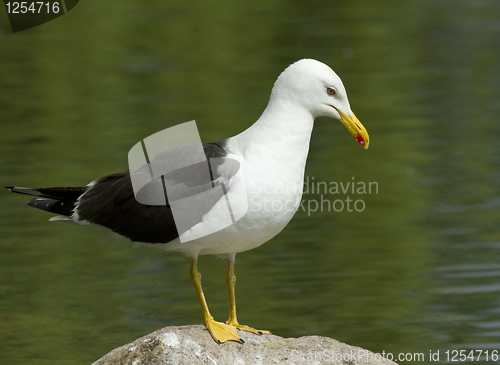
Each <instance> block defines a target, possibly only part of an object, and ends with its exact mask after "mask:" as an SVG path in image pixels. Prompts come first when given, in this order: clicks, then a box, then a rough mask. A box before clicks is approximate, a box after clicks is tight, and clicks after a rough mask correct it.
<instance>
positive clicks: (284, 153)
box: [231, 95, 314, 176]
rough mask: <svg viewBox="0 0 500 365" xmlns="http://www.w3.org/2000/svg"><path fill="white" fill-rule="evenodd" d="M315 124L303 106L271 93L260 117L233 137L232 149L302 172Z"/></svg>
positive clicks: (246, 157)
mask: <svg viewBox="0 0 500 365" xmlns="http://www.w3.org/2000/svg"><path fill="white" fill-rule="evenodd" d="M313 124H314V117H313V116H312V115H311V113H310V112H309V111H308V110H306V109H305V108H304V107H303V106H301V105H297V104H296V103H293V102H291V101H289V100H286V99H285V100H284V99H280V98H276V97H274V98H273V95H272V96H271V99H270V101H269V104H268V105H267V107H266V109H265V110H264V112H263V113H262V115H261V116H260V118H259V119H258V120H257V121H256V122H255V123H254V124H253V125H252V126H251V127H250V128H248V129H247V130H245V131H243V132H242V133H240V134H238V135H237V136H235V137H234V139H233V142H234V144H233V145H232V146H231V147H233V148H231V149H232V150H233V151H234V152H235V153H237V154H239V155H241V156H242V157H244V158H245V159H246V160H248V161H252V160H253V159H254V157H255V158H259V157H260V158H261V159H265V160H267V161H272V163H275V164H278V165H279V167H280V168H283V167H284V166H286V167H288V168H290V169H294V170H295V171H297V172H299V171H300V173H301V174H302V176H303V173H304V169H305V164H306V159H307V154H308V152H309V142H310V140H311V133H312V129H313ZM277 167H278V166H277Z"/></svg>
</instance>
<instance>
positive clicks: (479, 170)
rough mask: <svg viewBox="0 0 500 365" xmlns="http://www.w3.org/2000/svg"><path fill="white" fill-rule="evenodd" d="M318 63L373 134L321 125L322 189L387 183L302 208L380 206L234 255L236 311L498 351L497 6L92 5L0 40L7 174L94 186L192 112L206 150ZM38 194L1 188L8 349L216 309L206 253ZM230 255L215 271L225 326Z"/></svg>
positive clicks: (76, 349) (350, 332) (42, 351)
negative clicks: (177, 248) (149, 241)
mask: <svg viewBox="0 0 500 365" xmlns="http://www.w3.org/2000/svg"><path fill="white" fill-rule="evenodd" d="M306 57H307V58H315V59H318V60H321V61H322V62H324V63H326V64H328V65H330V66H331V67H332V68H333V69H334V70H335V71H336V72H337V73H338V74H339V75H340V76H341V78H342V79H343V81H344V84H345V86H346V88H347V91H348V94H349V98H350V102H351V107H352V109H353V111H354V112H355V113H356V115H357V116H358V118H359V119H360V120H361V122H362V123H363V124H364V125H365V127H366V128H367V130H368V131H369V133H370V137H371V145H370V148H369V149H368V150H367V151H365V150H363V148H361V147H360V146H359V145H358V144H357V143H356V142H355V141H354V140H353V139H352V136H350V134H349V133H348V132H347V131H346V130H345V128H344V127H343V126H342V125H341V124H340V123H339V122H337V121H334V120H331V119H328V118H319V119H317V121H316V124H315V130H314V133H313V136H312V141H311V149H310V154H309V159H308V165H307V170H306V174H307V176H308V177H309V179H310V180H309V181H312V179H313V178H314V181H315V182H326V183H328V184H330V183H332V182H336V183H338V184H340V183H343V184H344V186H345V185H346V184H347V183H353V182H356V184H358V183H365V184H368V183H369V182H375V183H376V186H377V187H378V190H377V192H375V191H374V190H372V192H371V194H368V193H367V194H358V193H357V192H355V193H352V191H348V192H346V193H345V194H344V193H342V192H341V193H339V194H329V193H328V194H323V197H322V196H321V195H322V194H321V193H320V194H318V193H317V192H316V193H312V192H310V193H308V194H306V195H305V196H304V199H306V203H305V207H306V208H307V204H308V202H309V201H318V200H320V199H321V198H323V199H327V200H329V201H331V202H332V201H335V200H337V199H340V200H344V201H345V200H346V199H347V198H349V199H352V200H353V201H356V200H362V201H363V203H364V210H363V211H362V212H356V211H351V212H349V211H348V210H347V208H346V209H344V210H342V211H340V212H335V211H333V210H332V209H330V211H327V210H326V211H323V212H320V211H319V210H318V211H316V212H311V211H307V209H306V210H305V211H304V210H301V211H299V212H298V213H297V214H296V216H295V217H294V219H293V220H292V222H291V223H290V224H289V226H288V227H287V228H286V229H285V230H284V231H283V232H282V233H281V234H280V235H278V236H277V237H276V238H274V239H273V240H272V241H270V242H268V243H266V244H265V245H263V246H261V247H260V248H257V249H254V250H252V251H249V252H246V253H243V254H239V255H237V263H236V275H237V277H238V283H237V303H238V315H239V319H240V321H241V322H242V323H245V324H248V325H251V326H254V327H256V328H261V329H270V330H272V331H273V332H274V333H276V334H278V335H280V336H284V337H297V336H304V335H322V336H329V337H333V338H336V339H338V340H340V341H342V342H346V343H349V344H352V345H357V346H361V347H364V348H367V349H370V350H372V351H374V352H379V353H381V352H382V351H385V352H386V353H387V352H390V353H393V354H395V355H397V354H398V353H411V354H413V353H424V354H425V359H426V362H429V356H428V355H429V351H434V352H435V351H437V350H440V354H441V356H440V361H439V362H434V363H441V364H444V363H446V362H447V361H446V360H447V359H446V356H445V354H444V352H445V351H446V350H453V349H458V350H461V349H463V350H467V353H469V351H470V350H483V351H486V350H488V351H490V353H491V351H493V350H499V351H500V229H499V220H500V166H499V165H500V147H499V146H500V143H499V142H500V124H499V123H498V121H499V119H500V103H499V101H498V100H499V98H500V3H499V2H498V1H495V0H453V1H452V0H439V1H436V0H407V1H398V0H379V1H376V2H375V1H371V0H354V1H349V2H347V1H346V2H339V1H326V0H315V1H312V2H311V1H310V2H299V1H280V0H266V1H256V2H251V3H250V2H231V1H222V2H219V3H217V4H208V3H192V2H180V1H169V2H165V1H148V2H143V1H137V0H122V1H120V2H103V1H96V0H87V1H81V2H80V4H79V5H78V6H77V7H76V8H75V9H73V10H72V11H71V12H70V13H69V14H67V15H65V16H63V17H61V18H59V19H56V20H54V21H52V22H50V23H47V24H45V25H42V26H40V27H37V28H33V29H31V30H27V31H24V32H21V33H17V34H15V35H8V36H4V37H3V38H2V39H0V185H1V186H7V185H19V186H35V187H39V186H40V187H44V186H81V185H85V184H87V183H88V182H89V181H91V180H93V179H95V178H98V177H100V176H102V175H104V174H107V173H112V172H119V171H123V170H125V169H126V168H127V153H128V150H129V149H130V148H131V147H132V146H133V145H134V144H135V143H137V142H138V141H139V140H140V139H142V138H144V137H146V136H148V135H150V134H152V133H155V132H157V131H159V130H162V129H165V128H167V127H169V126H173V125H176V124H179V123H182V122H186V121H189V120H193V119H195V120H196V121H197V123H198V128H199V130H200V133H201V138H202V140H203V141H204V142H212V141H217V140H220V139H223V138H227V137H229V136H232V135H235V134H237V133H239V132H241V131H242V130H244V129H245V128H247V127H248V126H250V125H251V124H252V123H253V122H254V121H255V120H256V119H257V118H258V117H259V115H260V113H261V112H262V110H263V109H264V107H265V106H266V103H267V100H268V97H269V93H270V90H271V87H272V85H273V82H274V81H275V79H276V77H277V76H278V75H279V73H280V72H281V71H282V70H283V69H284V68H285V67H286V66H287V65H288V64H290V63H292V62H294V61H296V60H298V59H301V58H306ZM356 186H359V185H356ZM372 186H375V185H372ZM27 200H28V198H27V197H24V196H20V195H14V194H9V193H8V192H7V191H6V190H5V191H0V359H1V360H0V362H1V363H4V364H10V365H17V364H19V365H20V364H23V365H26V364H40V365H44V364H51V365H55V364H61V365H73V364H90V363H92V362H93V361H95V360H96V359H98V358H99V357H101V356H102V355H104V354H105V353H107V352H108V351H110V350H112V349H114V348H115V347H118V346H120V345H123V344H125V343H128V342H130V341H133V340H134V339H136V338H137V337H140V336H142V335H145V334H147V333H149V332H151V331H154V330H156V329H159V328H162V327H164V326H171V325H188V324H198V323H202V315H201V311H200V308H199V303H198V301H197V298H196V294H195V291H194V288H193V285H192V283H191V281H190V279H189V275H188V271H189V266H190V259H188V258H186V257H184V256H182V255H181V254H177V253H170V254H166V253H165V252H163V251H161V250H155V249H134V248H133V247H132V244H131V242H129V241H128V240H126V239H125V238H123V237H120V236H118V235H115V234H112V233H110V232H107V231H105V230H102V229H99V228H96V227H73V226H69V225H58V224H54V223H48V222H47V220H48V219H49V218H50V214H48V213H45V212H41V211H38V210H35V209H32V208H28V207H26V205H25V203H26V201H27ZM311 204H313V203H311ZM358 204H359V205H358V206H357V207H358V208H360V207H361V205H360V204H361V203H358ZM312 207H313V208H314V204H313V206H312ZM336 207H337V208H338V207H340V205H339V203H338V204H337V206H336ZM351 208H352V207H351ZM351 210H352V209H351ZM225 266H226V265H225V262H224V261H222V260H220V259H217V258H215V257H202V258H201V259H200V263H199V269H200V271H201V272H202V274H203V285H204V289H205V293H206V296H207V299H208V303H209V306H210V309H211V311H212V314H213V315H214V316H215V317H216V318H217V319H219V320H225V319H226V317H227V291H226V288H225V282H224V271H225ZM477 353H479V351H477V352H476V354H477ZM483 353H484V352H483ZM485 360H486V359H485V358H483V357H482V358H480V359H479V361H474V363H476V364H480V363H482V364H490V363H492V361H489V362H486V361H485ZM490 360H491V359H490ZM420 363H422V362H420Z"/></svg>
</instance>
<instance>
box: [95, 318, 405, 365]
mask: <svg viewBox="0 0 500 365" xmlns="http://www.w3.org/2000/svg"><path fill="white" fill-rule="evenodd" d="M240 336H241V338H242V339H243V340H244V341H245V343H244V344H239V343H236V342H226V343H224V344H222V345H219V344H216V343H215V341H214V340H213V339H212V337H211V336H210V334H209V333H208V331H207V330H206V328H205V326H202V325H196V326H182V327H166V328H163V329H161V330H158V331H155V332H153V333H150V334H149V335H147V336H144V337H141V338H139V339H137V340H135V341H134V342H132V343H129V344H128V345H124V346H122V347H119V348H117V349H115V350H113V351H111V352H110V353H108V354H107V355H105V356H104V357H102V358H101V359H99V360H97V361H96V362H95V363H94V364H93V365H124V364H127V365H150V364H154V365H166V364H189V365H191V364H210V365H216V364H219V365H222V364H238V365H243V364H252V365H254V364H259V365H266V364H307V365H312V364H339V365H358V364H359V365H365V364H370V365H371V364H384V365H390V364H391V365H392V364H396V363H394V362H392V361H389V360H387V359H385V358H383V357H382V355H380V354H374V353H373V352H370V351H368V350H363V349H362V348H360V347H355V346H350V345H347V344H345V343H342V342H339V341H337V340H333V339H331V338H328V337H319V336H306V337H300V338H282V337H279V336H274V335H262V336H259V335H254V334H251V333H248V332H240Z"/></svg>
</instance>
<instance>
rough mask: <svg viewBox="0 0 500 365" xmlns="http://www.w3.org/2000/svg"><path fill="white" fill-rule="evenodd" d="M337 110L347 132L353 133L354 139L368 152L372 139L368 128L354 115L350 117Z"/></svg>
mask: <svg viewBox="0 0 500 365" xmlns="http://www.w3.org/2000/svg"><path fill="white" fill-rule="evenodd" d="M335 110H336V111H338V112H339V114H340V117H341V119H340V121H341V122H342V124H344V126H345V127H346V128H347V130H348V131H349V132H351V134H352V135H353V137H354V139H355V140H356V141H358V142H359V143H360V144H361V145H362V146H363V148H364V149H365V150H366V149H367V148H368V146H369V145H370V137H369V136H368V132H367V131H366V128H365V127H364V126H363V124H361V122H360V121H359V120H358V118H356V116H355V115H354V113H352V116H351V117H348V116H347V115H345V114H344V113H342V111H340V110H339V109H337V108H335Z"/></svg>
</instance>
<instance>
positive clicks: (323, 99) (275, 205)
mask: <svg viewBox="0 0 500 365" xmlns="http://www.w3.org/2000/svg"><path fill="white" fill-rule="evenodd" d="M317 117H331V118H333V119H337V120H338V121H340V122H341V123H342V124H343V125H344V126H345V127H346V128H347V129H348V131H349V132H350V133H351V134H352V135H353V137H354V139H355V140H356V141H357V142H358V143H360V144H361V146H362V147H363V148H365V149H367V148H368V146H369V143H370V141H369V137H368V132H367V131H366V129H365V128H364V126H363V125H362V124H361V123H360V122H359V120H358V118H357V117H356V116H355V115H354V113H353V112H352V111H351V108H350V105H349V101H348V98H347V94H346V90H345V88H344V85H343V83H342V81H341V79H340V78H339V77H338V76H337V74H336V73H335V72H334V71H333V70H332V69H331V68H330V67H328V66H327V65H325V64H324V63H322V62H319V61H316V60H313V59H301V60H299V61H297V62H295V63H293V64H291V65H290V66H288V67H287V68H286V69H285V70H284V71H283V72H282V73H281V74H280V76H279V77H278V79H277V80H276V82H275V83H274V86H273V88H272V91H271V95H270V98H269V102H268V104H267V107H266V108H265V110H264V112H263V113H262V115H261V116H260V117H259V119H258V120H257V121H256V122H255V123H254V124H253V125H251V126H250V127H249V128H248V129H246V130H245V131H243V132H241V133H240V134H238V135H236V136H234V137H231V138H227V139H224V140H221V141H219V142H215V143H206V144H203V145H202V148H203V152H204V154H205V156H206V158H207V159H208V160H217V159H218V161H219V163H218V164H216V165H215V168H213V170H214V171H213V174H212V175H213V176H212V179H211V180H212V181H211V182H212V186H216V185H218V186H223V187H224V189H225V190H224V193H225V194H224V196H223V197H221V198H220V199H219V200H218V201H216V202H215V203H214V204H212V205H210V209H208V211H207V212H205V213H204V214H202V216H201V217H199V219H198V220H196V221H195V222H194V223H193V224H192V225H191V226H190V227H187V228H186V229H183V230H182V232H180V231H179V229H178V227H176V224H175V219H174V214H173V212H172V207H171V205H172V204H173V202H167V203H166V204H164V205H148V204H141V203H140V202H138V201H137V199H136V196H135V195H134V189H133V186H132V181H131V174H130V172H129V171H125V172H121V173H115V174H110V175H106V176H104V177H101V178H99V179H96V180H94V181H92V182H90V183H89V184H88V185H86V186H81V187H56V188H24V187H13V186H10V187H6V188H8V189H10V191H11V192H15V193H20V194H27V195H32V196H36V198H35V199H32V200H30V201H29V202H28V205H29V206H32V207H35V208H39V209H42V210H45V211H48V212H51V213H55V214H58V216H55V217H52V218H51V219H50V221H55V222H69V223H74V224H79V225H99V226H102V227H105V228H107V229H109V230H111V231H114V232H116V233H118V234H120V235H122V236H125V237H127V238H129V239H130V240H131V241H133V242H136V243H140V244H143V245H147V246H151V247H158V248H162V249H164V250H166V251H177V252H181V253H184V254H185V255H186V256H188V257H190V258H191V259H192V263H191V269H190V277H191V279H192V281H193V283H194V286H195V289H196V293H197V296H198V299H199V301H200V304H201V308H202V312H203V317H204V322H205V325H206V328H207V329H208V331H209V332H210V334H211V336H212V337H213V339H214V340H215V341H216V342H217V343H224V342H226V341H236V342H240V343H243V340H242V339H241V338H240V336H239V334H238V331H239V330H243V331H248V332H251V333H255V334H270V333H271V332H270V331H267V330H257V329H254V328H252V327H249V326H246V325H242V324H240V323H239V322H238V319H237V316H236V299H235V284H236V276H235V274H234V264H235V256H236V254H237V253H240V252H244V251H247V250H250V249H253V248H256V247H258V246H260V245H262V244H263V243H265V242H267V241H269V240H270V239H272V238H273V237H274V236H276V235H277V234H278V233H279V232H280V231H281V230H282V229H283V228H285V226H286V225H287V224H288V222H290V220H291V219H292V217H293V216H294V214H295V212H296V211H297V209H298V208H299V206H300V202H301V198H302V191H303V181H304V171H305V166H306V159H307V155H308V152H309V143H310V139H311V133H312V130H313V125H314V120H315V118H317ZM231 161H233V162H234V161H237V165H238V178H239V179H240V180H242V181H243V182H244V186H245V189H244V190H245V191H242V189H241V188H239V187H241V184H236V183H233V180H234V179H231V176H233V175H234V172H230V170H231V168H228V165H229V162H231ZM233 165H234V163H233ZM230 175H231V176H230ZM165 181H167V183H166V184H167V185H168V187H172V186H173V185H175V184H176V182H175V178H174V179H168V178H165ZM168 187H167V188H168ZM226 198H228V199H229V200H230V201H231V202H232V206H233V207H238V206H242V205H244V206H245V207H246V210H245V213H244V214H243V215H242V216H241V217H240V218H239V219H238V220H236V221H235V220H234V219H233V223H232V224H230V225H228V226H225V227H224V228H222V229H219V230H217V231H215V232H214V230H213V226H214V224H217V223H218V222H219V221H220V220H221V219H222V215H221V214H222V213H221V211H222V210H221V209H219V208H220V207H221V204H222V205H224V204H225V203H226ZM207 254H211V255H216V256H219V257H222V258H224V259H226V260H227V270H226V284H227V288H228V294H229V319H228V320H227V322H225V323H223V322H218V321H215V320H214V318H213V317H212V315H211V314H210V311H209V309H208V305H207V302H206V300H205V296H204V293H203V289H202V285H201V274H200V272H199V271H198V268H197V263H198V257H199V256H200V255H207Z"/></svg>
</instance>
